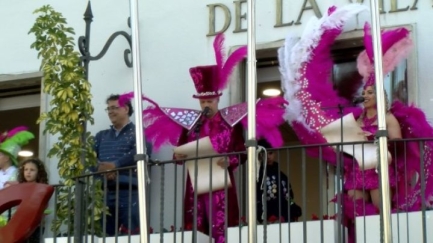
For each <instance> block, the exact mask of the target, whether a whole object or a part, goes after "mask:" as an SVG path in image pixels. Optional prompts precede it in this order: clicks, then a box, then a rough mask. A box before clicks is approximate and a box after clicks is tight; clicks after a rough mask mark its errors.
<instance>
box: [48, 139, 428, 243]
mask: <svg viewBox="0 0 433 243" xmlns="http://www.w3.org/2000/svg"><path fill="white" fill-rule="evenodd" d="M367 144H371V142H359V143H344V146H352V147H353V149H354V150H355V148H357V149H358V150H359V149H360V151H361V152H362V153H363V154H364V152H365V151H364V147H366V146H367ZM389 144H390V146H389V147H390V149H389V151H390V153H391V155H392V158H393V159H394V160H393V161H394V162H395V163H391V164H390V167H389V168H387V169H389V171H390V178H391V179H390V181H391V184H392V198H391V199H392V200H391V201H392V203H393V204H392V209H393V213H392V218H393V219H392V227H393V235H395V236H394V242H415V241H416V242H431V241H433V236H431V235H430V233H429V232H428V231H427V229H428V227H431V225H429V223H430V221H429V215H430V212H429V209H431V206H432V205H431V202H430V199H429V198H426V197H424V196H421V195H425V192H429V193H430V192H431V190H430V187H431V186H432V185H430V184H428V183H427V184H426V181H428V182H430V177H431V176H433V174H431V175H430V173H433V172H432V171H430V170H424V169H422V170H419V168H428V169H429V168H430V165H431V161H430V160H429V159H428V158H430V156H431V149H432V147H431V144H433V143H432V141H430V139H417V140H398V141H397V140H396V141H390V142H389ZM339 145H341V144H322V145H308V146H304V145H297V144H294V145H290V146H287V147H282V148H278V149H269V150H268V151H266V153H265V151H263V152H262V154H263V158H264V157H265V156H266V155H267V153H269V152H270V153H269V154H273V157H274V159H275V161H274V162H273V163H272V164H270V163H266V164H267V169H268V171H270V170H273V173H274V175H278V176H275V178H272V176H273V175H272V173H270V174H267V175H268V177H269V176H270V178H266V176H264V175H265V174H260V175H258V183H257V185H256V189H257V190H260V188H263V187H261V186H262V183H261V182H262V181H263V179H264V185H265V187H264V188H263V190H262V191H263V192H264V196H263V194H260V193H259V191H258V193H257V194H258V195H260V196H258V197H257V198H255V199H253V200H255V201H256V203H257V207H258V212H257V218H256V219H248V217H247V211H248V208H247V204H248V203H247V202H248V192H247V190H246V188H247V185H246V177H247V168H248V165H247V164H246V163H245V160H246V154H245V152H240V153H231V154H224V155H218V156H217V157H216V156H214V157H201V158H198V159H197V160H196V159H195V158H192V159H190V160H189V161H174V160H169V161H152V162H151V163H150V164H149V167H148V168H149V173H150V175H151V183H150V184H148V185H147V186H148V188H149V190H147V191H148V193H149V195H148V198H149V202H147V208H148V210H149V211H148V215H149V224H150V226H151V229H150V232H151V241H150V242H176V243H177V242H212V240H214V242H222V240H221V239H222V238H221V237H223V238H225V242H229V243H230V242H247V226H248V222H251V220H255V221H257V222H258V226H257V234H258V240H259V241H258V242H296V243H298V242H353V241H351V240H356V242H358V243H360V242H380V232H381V231H380V224H379V222H380V217H381V216H380V214H379V212H380V209H379V208H377V207H376V208H372V207H371V205H372V199H371V197H370V198H366V199H363V200H354V198H351V197H348V189H347V188H345V186H346V184H345V183H347V182H348V180H349V179H350V178H348V175H349V174H348V173H349V171H351V170H352V171H353V170H355V169H356V168H357V167H359V165H357V164H356V163H357V162H356V161H355V160H354V159H353V158H352V157H350V156H348V155H344V158H343V159H342V160H341V161H342V162H343V166H341V170H338V169H337V168H336V166H335V165H336V163H335V162H333V161H337V157H336V156H338V155H337V154H334V156H335V158H334V159H333V160H332V157H330V155H329V154H327V153H328V152H329V148H330V146H334V147H338V146H339ZM346 151H347V150H346ZM358 152H359V151H358ZM311 155H313V156H311ZM409 155H411V156H415V158H416V159H417V161H418V166H415V165H414V163H411V162H409V161H413V160H414V157H408V156H409ZM221 157H222V158H224V159H222V160H221V161H222V162H224V163H225V165H227V166H228V167H225V166H222V167H220V165H217V164H216V162H215V161H218V160H220V158H221ZM259 157H260V156H259ZM362 157H364V155H363V156H362ZM266 158H268V159H269V158H270V157H269V155H268V156H266ZM325 158H326V159H327V160H329V161H326V160H325ZM236 160H238V161H239V162H240V163H238V164H235V163H233V161H236ZM397 160H399V161H398V163H397ZM209 161H210V162H213V163H209ZM230 161H232V164H230ZM265 162H269V160H268V161H262V162H261V163H262V164H260V163H258V165H257V166H260V165H262V166H263V165H264V163H265ZM205 163H207V164H208V166H203V165H204V164H205ZM361 166H362V164H361ZM201 167H204V168H205V170H206V172H203V171H200V172H199V171H198V168H200V169H203V168H201ZM417 167H418V172H416V171H417ZM192 168H195V171H197V173H194V172H192ZM222 168H224V169H222ZM257 170H258V171H262V173H265V172H263V171H265V170H264V168H263V167H262V170H259V167H258V168H257ZM374 170H375V169H374V168H373V171H362V170H361V171H360V174H359V175H364V174H365V175H367V174H369V173H375V172H374ZM268 171H267V172H268ZM402 171H403V173H404V175H402ZM280 172H283V173H284V176H283V175H282V174H280ZM113 173H114V174H113ZM397 173H399V174H398V175H397ZM109 175H111V176H109ZM113 175H115V176H114V177H113ZM122 175H123V177H125V176H126V177H128V178H129V180H128V181H124V180H123V181H120V180H118V179H113V178H119V177H121V176H122ZM188 175H189V176H188ZM377 176H379V174H377ZM187 177H190V180H189V181H190V182H192V183H191V184H189V183H188V180H187ZM135 178H136V168H135V167H128V168H121V169H118V170H114V171H109V172H104V173H91V174H87V175H83V176H81V177H78V178H76V185H75V187H74V188H70V190H71V192H70V195H71V197H72V195H73V193H76V190H80V192H81V195H82V197H80V198H75V202H74V203H77V200H80V203H82V205H83V207H82V208H83V209H84V210H82V211H81V212H71V214H73V215H71V218H74V219H75V220H80V219H81V220H85V219H87V218H94V217H89V216H93V215H94V214H95V212H96V211H95V210H98V209H96V208H94V207H93V206H94V205H91V204H89V202H90V201H91V200H89V198H90V197H88V196H89V195H90V194H91V193H92V192H93V191H94V187H95V185H96V184H95V183H93V182H94V181H98V180H99V181H100V182H101V186H102V188H103V192H104V195H105V197H104V202H103V204H104V205H107V206H110V207H111V209H110V210H109V211H110V212H111V213H110V214H109V213H108V212H106V211H104V210H103V211H102V215H101V219H100V220H95V221H94V222H91V223H90V224H89V223H87V222H81V223H79V225H82V226H83V227H84V230H83V232H85V235H87V236H90V237H86V238H83V240H82V241H80V242H105V241H107V242H108V240H110V242H133V240H134V238H135V237H137V235H136V234H138V233H139V232H138V231H135V230H134V229H133V228H130V227H128V225H132V224H133V222H132V221H133V220H134V218H135V217H137V218H138V215H136V214H138V209H137V208H133V206H134V196H133V195H134V193H136V191H137V189H136V181H135ZM191 178H197V179H195V180H191ZM401 178H406V179H407V180H406V179H405V180H404V181H403V180H402V179H401ZM409 179H413V181H414V182H415V181H416V183H414V182H412V184H410V183H409V184H408V182H409V181H410V180H409ZM284 180H287V181H286V183H285V184H286V186H285V187H284V186H282V185H283V184H284V183H282V182H283V181H284ZM368 180H369V179H365V180H364V179H363V178H361V179H360V180H358V182H359V181H361V182H362V183H364V184H363V185H359V186H360V187H359V188H360V190H359V191H361V192H362V193H363V194H364V193H367V192H368V191H369V190H370V189H372V187H371V185H369V184H368V183H370V182H371V181H370V182H369V181H368ZM379 181H380V180H379ZM229 183H231V186H228V185H229ZM187 184H189V185H191V186H192V187H193V188H197V190H194V193H193V194H188V193H186V194H187V196H189V198H188V200H185V198H184V197H185V192H186V191H187V192H191V190H190V189H188V187H187ZM219 184H223V186H222V188H220V189H219V190H214V189H213V188H212V186H216V185H219ZM290 189H292V190H293V195H290ZM196 191H200V192H201V193H200V194H198V193H197V192H196ZM75 195H77V194H75ZM224 195H225V196H224ZM233 195H235V196H233ZM262 196H263V197H262ZM275 197H279V198H280V199H281V200H277V202H275V201H274V198H275ZM210 199H213V200H210ZM333 199H334V200H333ZM405 199H410V200H418V203H419V204H418V205H414V204H413V203H412V202H410V201H407V202H404V200H405ZM52 200H53V202H56V200H58V198H57V193H56V194H55V196H54V198H53V199H52ZM236 201H237V202H238V205H239V207H238V210H236V209H235V208H233V207H235V202H236ZM286 202H287V203H286ZM72 203H73V202H72V201H71V205H72ZM397 205H399V207H398V206H397ZM136 206H138V205H136ZM260 209H263V210H260ZM371 209H373V211H372V210H371ZM99 210H101V209H99ZM135 212H137V213H135ZM210 212H213V213H210ZM233 212H235V215H234V214H233ZM262 212H263V214H262ZM77 214H78V215H80V217H77ZM74 215H75V217H74ZM125 215H126V216H125ZM262 215H263V217H261V216H262ZM52 216H54V217H55V214H54V215H52ZM125 217H126V218H127V224H126V225H125V223H121V222H125V221H124V220H123V221H122V219H121V218H125ZM430 218H431V217H430ZM75 225H76V224H75ZM109 225H112V227H111V228H110V227H108V226H109ZM113 225H114V226H113ZM372 225H373V227H372ZM70 226H71V225H65V226H64V227H63V228H62V231H61V232H51V231H50V230H49V229H50V220H47V221H46V222H45V227H41V229H45V230H44V231H43V233H44V236H43V237H44V238H53V235H54V236H56V237H54V239H53V241H52V242H60V237H70V242H73V241H72V237H73V233H72V232H71V229H72V228H71V227H70ZM97 226H100V227H99V230H98V229H97V228H98V227H97ZM113 228H114V231H112V232H109V231H111V230H113ZM414 230H418V231H417V233H414ZM92 237H98V238H92ZM107 237H108V238H107ZM98 239H100V240H101V241H98ZM375 239H378V241H375ZM137 240H138V239H137Z"/></svg>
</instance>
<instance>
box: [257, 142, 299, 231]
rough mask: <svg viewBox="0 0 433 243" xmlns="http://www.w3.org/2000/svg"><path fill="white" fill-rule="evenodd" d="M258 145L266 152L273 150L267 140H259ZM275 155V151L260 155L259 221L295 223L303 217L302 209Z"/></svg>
mask: <svg viewBox="0 0 433 243" xmlns="http://www.w3.org/2000/svg"><path fill="white" fill-rule="evenodd" d="M258 145H259V146H262V147H264V148H266V150H268V149H271V145H270V144H269V143H268V142H267V141H266V140H259V141H258ZM275 154H276V152H275V151H267V155H265V154H264V152H262V153H260V154H259V160H260V161H261V164H260V170H259V173H260V174H259V176H260V177H259V181H258V182H257V220H258V221H259V222H260V223H262V222H263V219H264V218H267V219H268V222H270V221H271V222H272V221H279V220H281V221H284V222H287V221H289V220H288V219H290V222H294V221H297V219H298V218H299V217H300V216H301V215H302V210H301V208H300V207H299V206H298V205H297V204H296V203H295V202H294V201H293V199H294V195H293V191H292V186H291V185H290V183H289V180H288V178H287V176H286V175H285V174H284V173H283V172H281V171H280V170H279V168H278V163H277V162H276V161H275ZM264 156H267V158H266V159H267V161H266V168H265V166H264V164H263V162H264ZM265 169H266V173H265V176H264V170H265ZM263 204H264V205H263ZM289 206H290V208H289ZM264 207H265V208H266V213H265V214H264V213H263V208H264ZM280 209H281V210H280Z"/></svg>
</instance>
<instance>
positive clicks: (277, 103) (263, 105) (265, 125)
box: [241, 97, 288, 148]
mask: <svg viewBox="0 0 433 243" xmlns="http://www.w3.org/2000/svg"><path fill="white" fill-rule="evenodd" d="M287 104H288V103H287V101H285V100H284V99H283V97H272V98H267V99H261V100H259V102H258V103H257V105H256V136H257V137H258V138H264V139H266V140H267V141H268V142H269V144H271V146H272V147H274V148H278V147H281V146H283V144H284V141H283V138H282V137H281V131H280V129H279V126H280V125H282V124H283V123H284V122H285V121H284V118H283V115H284V112H285V105H287ZM241 124H242V126H243V127H244V128H248V117H244V118H243V119H242V120H241Z"/></svg>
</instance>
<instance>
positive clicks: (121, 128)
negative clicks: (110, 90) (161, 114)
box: [94, 95, 152, 236]
mask: <svg viewBox="0 0 433 243" xmlns="http://www.w3.org/2000/svg"><path fill="white" fill-rule="evenodd" d="M106 104H107V108H106V109H105V110H106V111H107V113H108V118H109V119H110V121H111V124H112V125H111V127H110V128H109V129H106V130H102V131H100V132H98V133H97V134H96V136H95V146H94V150H95V152H96V155H97V159H98V165H97V169H96V170H97V171H98V172H106V171H110V170H116V169H119V168H123V167H128V166H134V165H136V162H135V160H134V155H135V154H136V140H135V124H134V123H132V122H131V121H130V117H131V115H132V114H133V112H134V110H133V108H132V105H131V102H127V103H126V104H125V105H123V106H120V105H119V95H110V96H109V97H108V98H107V100H106ZM146 147H147V154H148V155H150V154H151V149H152V148H151V145H150V144H149V143H146ZM104 176H105V177H106V179H107V192H106V197H107V206H108V208H109V212H110V215H109V216H107V222H106V234H107V235H108V236H112V235H115V233H116V220H115V219H116V218H117V219H118V222H117V226H118V227H117V230H118V235H122V234H138V233H139V231H140V228H139V227H140V221H139V209H138V185H137V184H138V181H137V172H136V170H135V169H134V170H133V171H131V170H119V171H117V172H111V173H110V172H109V173H105V174H104ZM117 182H118V183H117ZM117 188H118V191H117ZM130 190H131V191H130ZM116 196H117V197H116ZM116 201H117V206H116ZM129 209H130V212H129ZM116 213H117V217H116ZM129 222H131V225H129Z"/></svg>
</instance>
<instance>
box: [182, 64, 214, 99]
mask: <svg viewBox="0 0 433 243" xmlns="http://www.w3.org/2000/svg"><path fill="white" fill-rule="evenodd" d="M189 73H190V75H191V77H192V80H193V81H194V86H195V89H196V91H197V94H195V95H193V97H194V98H198V99H211V98H215V97H219V96H221V95H222V93H221V92H220V91H219V90H218V82H219V78H220V77H219V69H218V66H217V65H212V66H199V67H193V68H190V69H189Z"/></svg>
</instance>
